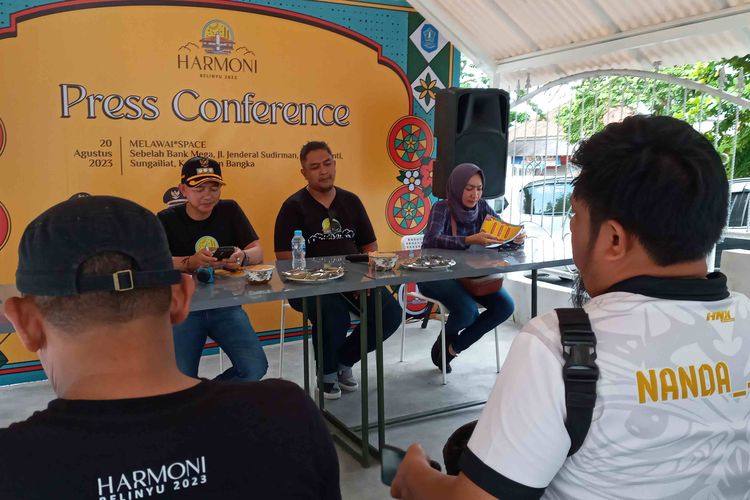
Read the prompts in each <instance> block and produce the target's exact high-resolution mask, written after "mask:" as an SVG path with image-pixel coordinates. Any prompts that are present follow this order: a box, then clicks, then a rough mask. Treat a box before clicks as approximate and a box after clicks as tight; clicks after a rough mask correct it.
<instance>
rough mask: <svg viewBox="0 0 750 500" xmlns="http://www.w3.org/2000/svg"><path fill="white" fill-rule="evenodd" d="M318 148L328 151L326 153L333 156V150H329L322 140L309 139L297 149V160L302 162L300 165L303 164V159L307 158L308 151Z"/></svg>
mask: <svg viewBox="0 0 750 500" xmlns="http://www.w3.org/2000/svg"><path fill="white" fill-rule="evenodd" d="M318 149H325V150H326V151H328V154H329V155H331V156H333V151H331V148H330V147H329V146H328V144H326V143H325V142H323V141H310V142H308V143H307V144H305V145H304V146H302V149H300V150H299V162H300V163H301V164H302V166H303V167H304V166H305V160H306V159H307V155H308V154H309V153H310V151H317V150H318Z"/></svg>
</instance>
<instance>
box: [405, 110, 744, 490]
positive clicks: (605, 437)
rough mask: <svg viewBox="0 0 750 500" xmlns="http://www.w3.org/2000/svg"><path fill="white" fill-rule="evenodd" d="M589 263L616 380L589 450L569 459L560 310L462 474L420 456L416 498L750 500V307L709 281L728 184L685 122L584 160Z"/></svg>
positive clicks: (622, 131) (510, 380)
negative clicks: (709, 257)
mask: <svg viewBox="0 0 750 500" xmlns="http://www.w3.org/2000/svg"><path fill="white" fill-rule="evenodd" d="M572 161H573V163H574V164H576V165H578V166H580V167H581V174H580V176H579V177H578V178H577V180H576V183H575V188H574V191H573V198H572V208H573V210H574V212H575V215H574V217H573V219H572V220H571V225H570V227H571V232H572V244H573V259H574V261H575V263H576V265H577V267H578V269H579V271H580V274H581V276H582V279H583V283H584V284H585V287H586V290H587V291H588V293H589V294H590V296H591V297H592V299H591V301H590V302H588V303H587V304H586V305H585V310H586V312H587V313H588V315H589V317H590V320H591V325H592V330H593V332H594V333H595V334H596V338H597V342H598V343H597V345H596V351H597V356H598V357H597V359H596V363H597V365H598V367H599V371H600V376H599V380H598V383H597V386H596V406H595V407H594V411H593V419H592V422H591V426H590V428H589V431H588V434H587V436H586V439H585V440H584V441H583V445H582V446H581V448H580V449H579V450H578V452H576V453H575V454H573V455H571V456H568V453H569V451H570V447H571V440H570V437H569V435H568V432H567V431H566V427H565V420H566V417H567V412H566V404H565V387H564V382H563V378H562V367H563V364H564V359H563V348H562V345H561V340H560V331H559V324H558V319H557V315H556V314H555V313H554V312H551V313H549V314H546V315H543V316H541V317H538V318H535V319H533V320H532V321H530V322H529V323H528V324H527V325H526V326H525V327H524V328H523V331H522V332H521V333H520V334H519V335H518V337H517V338H516V340H515V341H514V342H513V345H512V347H511V349H510V353H509V354H508V358H507V360H506V362H505V365H504V366H503V370H502V372H501V374H500V375H499V376H498V379H497V382H496V384H495V387H494V389H493V390H492V394H491V395H490V398H489V401H488V402H487V405H486V406H485V408H484V410H483V412H482V415H481V418H480V419H479V422H478V424H477V426H476V428H475V430H474V433H473V435H472V437H471V440H470V441H469V444H468V449H467V450H466V451H465V452H464V454H463V456H462V458H461V463H460V465H461V471H462V472H461V473H460V474H459V475H458V476H457V477H456V476H446V475H443V474H441V473H439V472H437V471H435V470H433V469H431V468H430V466H429V464H428V462H427V460H426V456H425V453H424V450H422V448H421V447H420V446H419V445H412V446H411V447H410V448H409V451H408V453H407V456H406V458H405V459H404V461H403V463H402V465H401V467H400V469H399V472H398V475H397V476H396V479H395V480H394V483H393V486H392V489H391V493H392V495H393V496H394V497H395V498H404V499H430V500H440V499H462V500H468V499H477V500H479V499H487V498H495V497H498V498H500V499H501V500H514V499H536V498H554V499H558V498H565V499H576V500H587V499H600V498H618V499H638V500H648V499H660V500H661V499H675V500H677V499H680V500H685V499H748V498H750V396H748V392H750V391H748V389H749V388H750V361H748V360H750V300H748V298H747V297H745V296H744V295H741V294H737V293H730V292H729V291H728V290H727V287H726V277H725V276H724V275H722V274H721V273H718V272H713V273H710V274H708V275H707V274H706V273H707V266H706V256H707V255H708V253H709V252H710V250H711V249H712V247H713V245H714V244H715V243H716V241H717V240H718V239H719V237H720V235H721V231H722V228H723V227H724V226H725V224H726V220H727V206H728V202H727V194H728V191H729V188H728V185H727V178H726V173H725V171H724V167H723V165H722V163H721V160H720V158H719V156H718V154H717V153H716V151H715V150H714V148H713V147H712V146H711V144H710V142H709V141H708V140H706V138H705V137H703V136H702V135H701V134H700V133H698V132H696V131H695V130H694V129H693V128H692V127H691V126H690V125H688V124H687V123H685V122H682V121H679V120H675V119H673V118H669V117H657V116H651V117H647V116H634V117H630V118H626V119H625V120H624V121H623V122H621V123H614V124H610V125H608V126H607V127H606V128H605V129H604V130H603V131H601V132H599V133H597V134H594V135H593V136H592V137H591V138H590V139H588V140H587V141H584V142H582V143H581V145H580V147H579V148H578V150H577V151H576V153H575V154H574V155H573V158H572Z"/></svg>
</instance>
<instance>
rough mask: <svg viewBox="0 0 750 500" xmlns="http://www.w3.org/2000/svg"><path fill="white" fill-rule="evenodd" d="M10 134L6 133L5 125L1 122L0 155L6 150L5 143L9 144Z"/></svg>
mask: <svg viewBox="0 0 750 500" xmlns="http://www.w3.org/2000/svg"><path fill="white" fill-rule="evenodd" d="M7 139H8V134H7V133H6V132H5V124H4V123H3V121H2V120H0V155H2V154H3V151H4V150H5V143H7V142H8V140H7Z"/></svg>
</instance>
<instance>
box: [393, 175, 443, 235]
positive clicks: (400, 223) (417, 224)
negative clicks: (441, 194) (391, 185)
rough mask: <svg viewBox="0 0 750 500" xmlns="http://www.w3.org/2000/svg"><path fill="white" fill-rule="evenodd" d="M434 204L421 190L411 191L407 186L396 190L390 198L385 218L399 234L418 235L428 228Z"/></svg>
mask: <svg viewBox="0 0 750 500" xmlns="http://www.w3.org/2000/svg"><path fill="white" fill-rule="evenodd" d="M431 206H432V203H431V202H430V198H429V197H427V196H425V194H424V193H423V192H422V190H421V189H415V190H414V191H409V188H408V187H407V186H401V187H399V188H398V189H396V190H395V191H394V192H393V193H391V196H390V197H389V198H388V205H387V206H386V209H385V210H386V212H385V216H386V219H387V220H388V225H390V226H391V229H392V230H393V231H394V232H395V233H397V234H403V235H407V234H417V233H419V232H420V231H422V230H423V229H424V228H425V226H427V218H428V216H429V214H430V207H431Z"/></svg>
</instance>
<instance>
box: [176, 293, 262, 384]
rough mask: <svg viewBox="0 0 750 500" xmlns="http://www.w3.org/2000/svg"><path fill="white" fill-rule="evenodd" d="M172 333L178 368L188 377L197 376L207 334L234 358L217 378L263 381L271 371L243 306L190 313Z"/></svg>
mask: <svg viewBox="0 0 750 500" xmlns="http://www.w3.org/2000/svg"><path fill="white" fill-rule="evenodd" d="M172 334H173V337H174V350H175V356H176V357H177V367H178V368H179V369H180V371H181V372H182V373H184V374H185V375H188V376H189V377H196V376H197V375H198V364H199V363H200V359H201V354H203V345H204V344H205V343H206V337H211V338H212V339H213V340H215V341H216V343H218V344H219V346H220V347H221V348H222V349H223V350H224V352H226V353H227V356H229V359H230V360H231V361H232V366H231V367H230V368H229V369H227V370H226V371H224V373H222V374H220V375H219V376H218V377H216V378H217V379H218V380H241V381H251V380H260V379H261V378H262V377H263V375H265V374H266V371H267V370H268V360H267V359H266V353H265V352H264V351H263V346H262V345H261V344H260V340H258V336H257V335H256V334H255V330H253V326H252V325H251V324H250V319H248V317H247V314H245V311H243V310H242V307H241V306H232V307H222V308H220V309H208V310H205V311H194V312H191V313H190V314H189V315H188V317H187V319H186V320H185V321H183V322H182V323H180V324H179V325H175V326H174V328H173V329H172Z"/></svg>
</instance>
